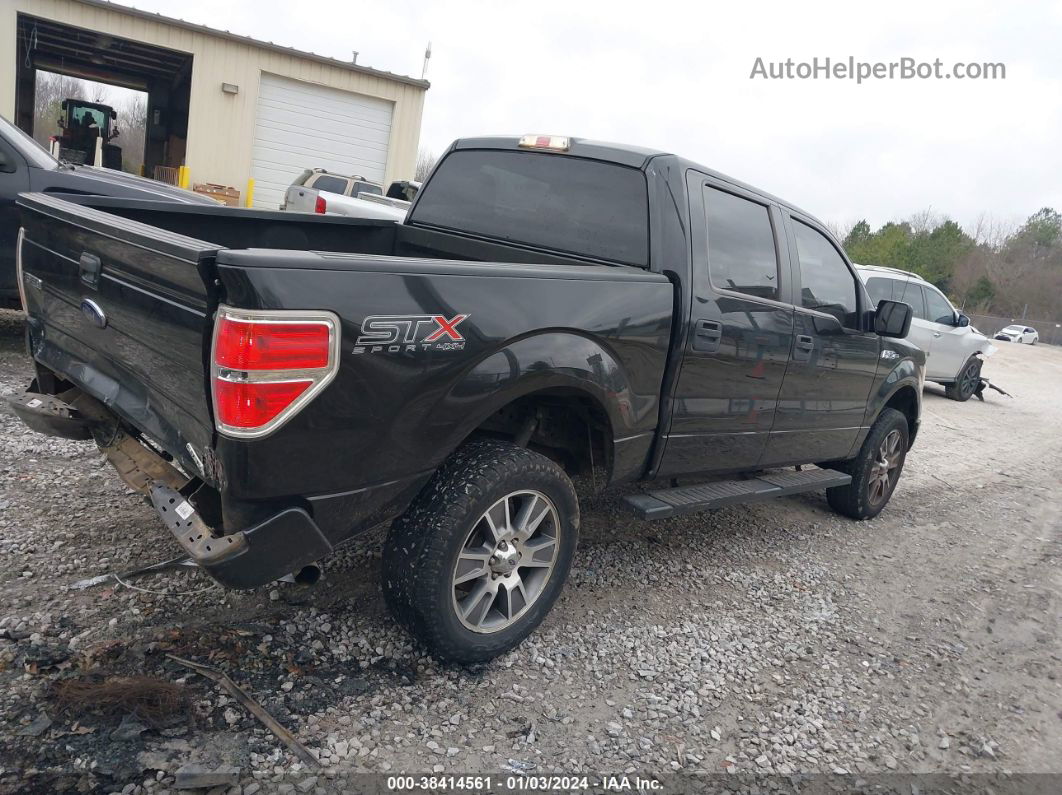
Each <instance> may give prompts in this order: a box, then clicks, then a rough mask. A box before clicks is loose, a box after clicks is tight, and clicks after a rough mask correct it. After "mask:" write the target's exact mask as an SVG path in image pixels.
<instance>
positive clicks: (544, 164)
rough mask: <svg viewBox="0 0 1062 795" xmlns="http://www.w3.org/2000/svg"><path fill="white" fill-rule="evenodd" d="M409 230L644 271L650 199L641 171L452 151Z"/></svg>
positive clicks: (536, 156) (564, 158)
mask: <svg viewBox="0 0 1062 795" xmlns="http://www.w3.org/2000/svg"><path fill="white" fill-rule="evenodd" d="M418 198H419V201H418V202H417V206H416V209H415V210H414V211H413V214H412V216H411V217H410V222H411V223H414V224H427V225H430V226H435V227H440V228H443V229H452V230H454V231H459V232H469V233H471V234H475V235H481V236H483V237H489V238H493V239H496V240H500V241H506V242H511V243H520V244H523V245H528V246H534V247H537V248H546V249H551V250H553V251H558V252H566V253H571V254H575V255H578V256H584V257H590V258H592V259H604V260H611V261H613V262H622V263H625V264H628V265H642V266H644V265H645V264H646V263H647V262H648V256H649V198H648V194H647V191H646V185H645V176H644V175H643V174H642V172H641V171H638V170H637V169H634V168H628V167H626V166H620V165H617V164H615V163H603V162H600V161H597V160H584V159H581V158H577V157H570V156H568V155H556V154H545V153H542V152H510V151H495V150H479V149H469V150H462V151H457V152H451V153H450V154H449V155H447V156H446V158H445V159H444V160H443V161H442V163H440V164H439V166H438V167H437V168H436V170H435V172H434V174H432V178H431V180H430V181H429V182H428V183H427V184H426V185H425V186H424V187H423V188H422V189H421V195H420V196H419V197H418Z"/></svg>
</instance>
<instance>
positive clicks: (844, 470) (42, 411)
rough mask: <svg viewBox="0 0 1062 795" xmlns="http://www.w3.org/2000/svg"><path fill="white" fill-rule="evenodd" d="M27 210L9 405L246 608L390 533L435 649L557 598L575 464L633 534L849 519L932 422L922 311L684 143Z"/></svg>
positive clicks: (518, 624)
mask: <svg viewBox="0 0 1062 795" xmlns="http://www.w3.org/2000/svg"><path fill="white" fill-rule="evenodd" d="M19 204H20V205H21V207H22V212H23V224H24V227H25V235H26V239H25V245H23V247H22V258H21V269H22V272H23V275H24V281H25V284H26V297H27V326H28V331H29V333H28V344H29V349H30V352H31V353H32V355H33V357H34V359H35V360H36V368H37V377H36V380H35V382H34V383H33V384H32V385H31V386H30V389H29V390H28V391H27V393H25V394H24V395H21V396H19V397H17V398H14V399H12V406H13V408H14V410H15V411H16V412H17V413H18V414H19V416H20V417H22V418H23V420H24V421H25V422H26V423H27V424H29V425H30V426H31V427H34V428H36V429H38V430H41V431H43V432H46V433H52V434H58V435H64V436H68V437H73V438H89V437H92V438H94V439H95V440H96V442H97V443H98V444H99V445H100V447H101V449H102V451H103V452H104V454H105V455H106V457H107V459H108V460H110V461H111V462H112V463H113V464H114V465H115V466H116V467H117V469H118V471H119V473H120V474H121V476H122V477H123V478H124V479H125V481H126V483H128V484H129V485H130V486H131V487H133V488H135V489H137V490H139V491H141V492H143V493H144V494H146V495H148V496H149V497H150V498H151V500H152V502H153V504H154V505H155V507H156V509H157V511H158V513H159V515H160V516H161V517H162V519H163V521H164V522H165V523H166V525H167V526H168V528H169V529H170V531H171V533H172V534H173V537H174V538H175V539H176V541H177V542H178V543H179V544H180V545H181V546H182V547H183V548H184V549H185V550H186V552H187V554H188V555H189V556H190V557H192V558H193V559H194V560H195V561H196V562H198V563H199V565H200V566H202V567H203V568H204V569H206V570H207V571H208V572H210V573H211V574H212V575H213V576H214V577H215V578H216V579H218V580H219V581H220V582H222V583H224V584H226V585H229V586H232V587H239V588H247V587H254V586H258V585H261V584H264V583H266V582H269V581H271V580H273V579H275V578H277V577H280V576H282V575H284V574H287V573H289V572H294V571H298V570H299V569H300V567H303V566H306V565H307V564H311V563H313V562H315V561H317V560H319V559H321V558H323V557H325V556H326V555H328V554H329V553H330V552H331V551H332V550H333V549H334V548H335V547H336V546H337V545H339V544H341V543H342V542H344V541H347V540H348V539H350V538H352V537H354V536H356V535H357V534H358V533H360V532H362V531H364V530H366V529H368V528H370V527H372V526H374V525H376V524H378V523H380V522H384V521H390V520H394V521H393V523H392V525H391V530H390V535H389V537H388V540H387V543H386V546H385V551H384V575H383V585H384V592H385V595H386V598H387V601H388V603H389V605H390V606H391V609H392V611H393V613H394V615H395V616H396V617H397V618H398V620H399V621H401V622H402V623H403V624H405V625H406V626H407V627H408V628H409V629H410V630H411V631H412V632H413V634H414V635H415V636H416V637H417V638H419V639H420V640H422V641H423V642H425V643H426V644H427V645H428V647H429V648H430V649H431V650H432V651H433V652H434V653H435V654H437V655H439V656H440V657H443V658H446V659H451V660H458V661H463V662H471V661H477V660H486V659H489V658H491V657H493V656H495V655H497V654H500V653H502V652H504V651H506V650H508V649H511V648H513V647H514V646H515V645H516V644H517V643H519V642H520V641H521V640H522V639H523V638H524V637H526V636H527V635H528V634H529V633H530V632H531V631H532V630H533V629H534V628H535V626H537V625H538V623H539V622H540V621H541V620H542V618H543V617H544V616H545V615H546V613H547V612H548V611H549V609H550V607H551V606H552V604H553V602H554V600H555V599H556V598H557V596H558V594H559V592H560V589H561V587H562V585H563V584H564V581H565V578H566V577H567V574H568V569H569V567H570V565H571V562H572V556H573V554H574V551H575V545H576V538H577V535H578V531H579V503H578V501H577V499H576V493H575V490H574V487H573V485H572V480H571V477H572V476H573V475H575V474H576V473H580V472H582V473H589V474H591V475H592V477H588V478H586V480H588V481H592V480H596V481H597V482H598V483H602V482H603V483H606V484H617V483H624V482H630V481H644V482H646V483H647V484H649V485H648V486H647V487H646V490H645V491H643V492H642V493H639V494H635V495H632V496H630V497H628V498H627V502H628V504H629V505H630V508H631V509H632V510H633V511H634V512H635V513H636V514H638V515H639V516H641V517H643V518H647V519H654V518H665V517H670V516H675V515H679V514H683V513H689V512H692V511H697V510H703V509H706V508H714V507H718V506H720V505H725V504H728V503H733V502H742V501H755V500H764V499H769V498H772V497H779V496H784V495H787V494H794V493H797V492H803V491H813V490H821V489H825V490H826V496H827V499H828V501H829V504H830V505H831V506H832V507H833V508H834V509H835V510H837V511H839V512H840V513H842V514H844V515H846V516H850V517H853V518H856V519H862V518H867V517H871V516H874V515H876V514H877V513H878V512H879V511H881V510H882V508H884V507H885V505H886V503H887V502H888V501H889V498H890V497H891V496H892V493H893V490H894V489H895V487H896V483H897V480H898V479H899V477H900V473H901V471H902V469H903V464H904V460H905V456H906V455H907V451H908V449H909V448H910V445H911V443H912V442H913V440H914V438H915V435H916V433H917V430H918V425H919V417H920V409H921V391H922V383H923V378H924V364H925V355H924V354H923V353H922V351H921V350H919V349H918V348H916V347H915V346H913V345H911V344H909V343H907V342H905V341H904V340H903V337H904V336H906V334H907V331H908V329H909V328H910V323H911V308H910V306H908V305H907V304H904V303H898V302H894V301H889V300H883V301H880V302H879V303H878V304H877V305H874V304H872V303H871V301H870V298H869V296H868V295H867V292H866V290H865V288H864V287H863V285H862V283H861V281H860V280H859V279H858V278H857V277H856V274H855V271H854V269H853V266H852V264H851V263H850V262H849V261H848V259H847V258H846V257H845V255H844V252H843V251H842V249H841V247H840V245H839V244H838V243H837V241H836V240H835V239H834V238H833V237H832V236H831V235H830V233H829V232H828V231H827V230H826V228H825V227H824V226H823V225H822V224H821V223H819V222H818V221H816V220H815V219H814V218H812V217H811V216H810V215H808V214H807V213H805V212H803V211H801V210H799V209H797V208H796V207H794V206H793V205H791V204H788V203H786V202H783V201H781V200H779V199H776V198H774V197H772V196H770V195H768V194H765V193H763V192H762V191H758V190H756V189H754V188H752V187H750V186H748V185H744V184H742V183H740V182H737V181H735V180H733V179H730V178H728V177H725V176H723V175H721V174H718V173H716V172H714V171H712V170H710V169H708V168H705V167H703V166H700V165H697V164H696V163H692V162H690V161H688V160H684V159H682V158H680V157H676V156H674V155H670V154H666V153H662V152H657V151H652V150H646V149H638V148H634V147H627V146H617V145H612V144H600V143H595V142H592V141H584V140H578V139H568V138H560V137H556V136H529V137H525V138H522V139H517V138H478V139H468V140H461V141H458V142H457V143H455V144H454V145H453V146H452V147H451V148H450V149H449V151H448V152H447V153H446V154H445V156H444V157H443V159H442V160H441V162H440V163H439V165H438V166H437V167H436V168H435V170H434V171H433V173H432V176H431V178H430V179H429V180H428V181H427V182H426V183H425V185H424V186H423V187H422V188H421V190H420V191H419V193H418V194H417V197H416V200H415V201H414V203H413V205H412V207H411V208H410V211H409V214H408V215H407V218H406V220H405V221H404V222H402V223H395V222H390V221H381V220H370V219H353V218H343V217H338V216H326V215H307V214H296V213H280V212H261V211H248V210H235V209H232V208H226V207H198V206H194V207H193V206H188V207H181V206H176V205H172V206H162V205H160V204H158V203H147V202H139V201H128V200H118V199H101V198H97V197H78V198H77V200H76V202H75V201H69V200H61V199H58V198H56V197H54V196H48V195H44V194H41V193H32V194H26V195H24V196H22V197H20V199H19ZM162 451H165V453H163V452H162ZM812 464H818V466H817V467H815V466H811V467H803V468H799V467H798V468H797V469H795V470H794V469H792V468H791V467H793V466H795V465H812ZM675 478H683V479H684V480H685V481H686V483H687V484H688V485H683V486H678V485H677V484H674V483H672V484H670V485H671V486H672V487H671V488H668V487H667V486H668V484H667V481H668V480H671V479H675ZM698 480H699V481H700V482H698ZM651 481H658V482H657V483H655V484H654V483H651ZM660 481H663V483H660Z"/></svg>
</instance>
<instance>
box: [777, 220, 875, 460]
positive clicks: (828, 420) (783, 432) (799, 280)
mask: <svg viewBox="0 0 1062 795" xmlns="http://www.w3.org/2000/svg"><path fill="white" fill-rule="evenodd" d="M787 229H788V232H789V235H788V237H789V241H790V256H791V258H792V260H793V262H794V268H793V282H794V293H795V294H796V297H797V300H796V301H794V303H795V304H796V315H795V319H794V335H793V353H792V356H791V357H790V360H789V366H788V369H787V370H786V374H785V381H784V383H783V384H782V390H781V394H780V395H779V398H778V412H777V416H776V418H775V423H774V427H773V428H772V430H771V439H770V442H769V444H768V445H767V451H766V453H765V454H764V457H763V460H762V461H761V464H762V465H763V466H777V465H782V464H791V463H804V462H810V461H830V460H833V459H838V458H847V457H848V455H849V452H850V451H851V449H852V446H853V444H854V443H855V441H856V439H857V438H858V436H859V432H860V429H861V427H862V425H863V421H864V416H865V414H866V408H867V399H868V397H869V395H870V389H871V386H872V385H873V382H874V376H875V373H876V372H877V367H878V355H879V351H880V349H881V339H880V338H879V337H878V335H877V334H875V333H874V332H873V331H871V330H866V329H864V328H863V327H864V326H865V325H866V322H867V321H866V319H865V315H866V312H865V311H864V310H866V309H869V308H870V307H869V306H868V305H866V304H869V299H868V298H867V297H866V293H865V292H864V291H863V289H862V287H861V284H860V282H859V280H858V279H857V277H856V275H855V272H854V271H853V270H852V268H851V266H850V265H849V264H848V262H847V261H846V260H845V258H844V255H842V254H841V252H840V250H839V249H838V248H837V246H836V245H835V244H834V243H833V241H831V240H830V238H829V237H827V236H826V235H825V234H824V233H823V232H822V231H821V230H819V229H817V228H815V227H814V226H812V225H811V222H810V219H809V220H808V222H806V223H805V222H804V221H803V220H799V219H797V218H795V217H790V218H788V225H787Z"/></svg>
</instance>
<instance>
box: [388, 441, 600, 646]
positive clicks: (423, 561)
mask: <svg viewBox="0 0 1062 795" xmlns="http://www.w3.org/2000/svg"><path fill="white" fill-rule="evenodd" d="M578 526H579V507H578V501H577V499H576V496H575V489H574V488H573V487H572V484H571V481H570V480H568V477H567V475H565V474H564V472H563V471H562V470H561V469H560V467H558V466H557V465H556V464H555V463H553V462H552V461H550V460H549V459H548V458H546V457H545V456H542V455H539V454H538V453H535V452H533V451H531V450H527V449H524V448H521V447H517V446H516V445H513V444H509V443H504V442H497V441H480V442H473V443H471V444H469V445H466V446H465V447H463V448H462V449H461V450H459V451H458V452H457V453H455V454H454V455H453V456H452V457H451V458H450V459H449V460H448V461H447V462H446V463H445V464H444V465H443V466H442V467H441V468H440V469H439V471H438V472H436V474H435V476H434V477H433V478H432V480H431V482H430V483H429V484H428V485H427V486H426V487H425V488H424V491H423V492H422V493H421V494H420V495H419V496H418V497H417V499H416V500H415V501H414V502H413V504H412V505H410V507H409V509H408V510H407V511H406V513H405V514H403V515H402V516H401V517H400V518H398V519H397V520H395V522H394V524H393V525H392V527H391V532H390V534H389V535H388V538H387V542H386V544H385V546H384V561H383V562H384V576H383V583H384V595H385V597H386V599H387V603H388V605H389V606H390V608H391V611H392V612H393V613H394V615H395V617H396V618H397V619H398V620H399V621H400V622H401V623H402V624H404V625H405V626H406V628H407V629H408V630H409V631H410V632H411V633H412V634H413V635H414V637H416V638H417V639H418V640H420V641H421V642H423V643H424V644H425V645H426V646H427V647H428V648H429V649H430V650H431V652H432V653H433V654H435V655H436V656H437V657H439V658H441V659H444V660H449V661H453V662H460V663H475V662H484V661H486V660H489V659H491V658H493V657H496V656H498V655H499V654H503V653H505V652H507V651H509V650H510V649H512V648H514V647H515V646H517V645H518V644H519V643H520V642H521V641H522V640H523V639H524V638H526V637H527V636H528V635H529V634H531V632H532V631H533V630H534V629H535V627H537V626H538V625H539V624H540V623H541V622H542V619H543V618H545V616H546V614H547V613H548V612H549V610H550V608H551V607H552V606H553V603H554V601H556V599H557V596H558V595H559V594H560V590H561V588H562V587H563V585H564V581H565V580H566V579H567V576H568V570H569V568H570V567H571V562H572V556H573V554H574V552H575V546H576V541H577V534H578Z"/></svg>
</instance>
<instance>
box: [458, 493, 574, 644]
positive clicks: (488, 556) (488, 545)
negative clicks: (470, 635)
mask: <svg viewBox="0 0 1062 795" xmlns="http://www.w3.org/2000/svg"><path fill="white" fill-rule="evenodd" d="M560 533H561V523H560V516H559V514H558V513H557V508H556V506H554V504H553V502H552V501H551V500H550V499H549V497H547V496H546V495H545V494H543V493H542V492H540V491H533V490H525V491H514V492H512V493H510V494H507V495H506V496H504V497H502V498H501V499H500V500H498V501H497V502H495V503H494V504H493V505H492V506H491V507H490V508H489V509H487V511H486V512H485V513H484V514H483V515H482V516H481V517H480V518H479V519H478V520H477V521H476V523H475V524H474V525H473V526H472V530H471V531H470V532H469V534H468V536H467V538H466V539H465V542H464V544H463V545H462V547H461V552H460V554H459V555H458V558H457V564H456V565H455V566H454V572H453V579H452V589H451V590H452V594H453V597H452V598H453V606H454V610H455V611H456V613H457V618H458V620H459V621H460V622H461V624H462V625H464V626H465V627H466V628H467V629H470V630H472V631H473V632H480V633H491V632H499V631H501V630H503V629H505V628H506V627H509V626H511V625H512V624H513V623H514V622H516V621H517V620H518V619H519V618H520V617H521V616H522V615H524V613H526V612H527V610H528V609H529V608H530V607H531V606H532V605H533V604H534V603H535V602H536V601H537V599H538V598H539V596H541V594H542V591H543V590H544V589H545V587H546V583H547V582H548V581H549V578H550V575H552V573H553V569H554V567H555V565H556V562H557V554H558V551H559V549H560V544H559V540H560Z"/></svg>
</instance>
